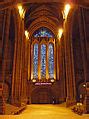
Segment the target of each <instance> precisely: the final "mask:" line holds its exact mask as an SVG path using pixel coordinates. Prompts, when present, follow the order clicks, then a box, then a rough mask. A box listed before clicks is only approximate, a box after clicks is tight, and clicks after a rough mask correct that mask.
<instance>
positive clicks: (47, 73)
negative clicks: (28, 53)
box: [46, 43, 49, 81]
mask: <svg viewBox="0 0 89 119" xmlns="http://www.w3.org/2000/svg"><path fill="white" fill-rule="evenodd" d="M48 46H49V45H48V43H47V44H46V79H47V81H48V79H49V72H48V65H49V64H48V63H49V61H48V60H49V59H48Z"/></svg>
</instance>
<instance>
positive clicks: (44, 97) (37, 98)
mask: <svg viewBox="0 0 89 119" xmlns="http://www.w3.org/2000/svg"><path fill="white" fill-rule="evenodd" d="M52 98H53V96H52V92H51V90H49V89H47V88H38V89H35V90H34V91H33V92H32V95H31V103H32V104H51V103H52Z"/></svg>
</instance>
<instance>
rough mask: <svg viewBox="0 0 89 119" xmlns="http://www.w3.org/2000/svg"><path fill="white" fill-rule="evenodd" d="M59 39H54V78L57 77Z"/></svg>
mask: <svg viewBox="0 0 89 119" xmlns="http://www.w3.org/2000/svg"><path fill="white" fill-rule="evenodd" d="M56 40H57V39H54V44H53V46H54V79H57V63H56V62H57V46H56V45H57V41H56Z"/></svg>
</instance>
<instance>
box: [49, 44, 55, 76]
mask: <svg viewBox="0 0 89 119" xmlns="http://www.w3.org/2000/svg"><path fill="white" fill-rule="evenodd" d="M48 63H49V78H54V47H53V44H52V43H50V44H49V46H48Z"/></svg>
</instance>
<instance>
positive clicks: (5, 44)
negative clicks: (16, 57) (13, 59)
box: [0, 10, 11, 114]
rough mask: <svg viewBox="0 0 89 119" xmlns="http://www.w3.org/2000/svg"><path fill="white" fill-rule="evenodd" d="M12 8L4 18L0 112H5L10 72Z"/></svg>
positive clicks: (5, 13)
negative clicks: (7, 78)
mask: <svg viewBox="0 0 89 119" xmlns="http://www.w3.org/2000/svg"><path fill="white" fill-rule="evenodd" d="M10 14H11V10H7V11H5V12H4V20H3V22H4V23H3V33H2V34H3V36H2V40H3V45H2V69H1V71H2V72H1V80H0V82H1V84H0V104H1V105H0V114H5V99H4V95H5V94H4V84H5V79H6V77H7V75H6V74H7V72H8V51H9V48H8V47H9V25H10Z"/></svg>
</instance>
